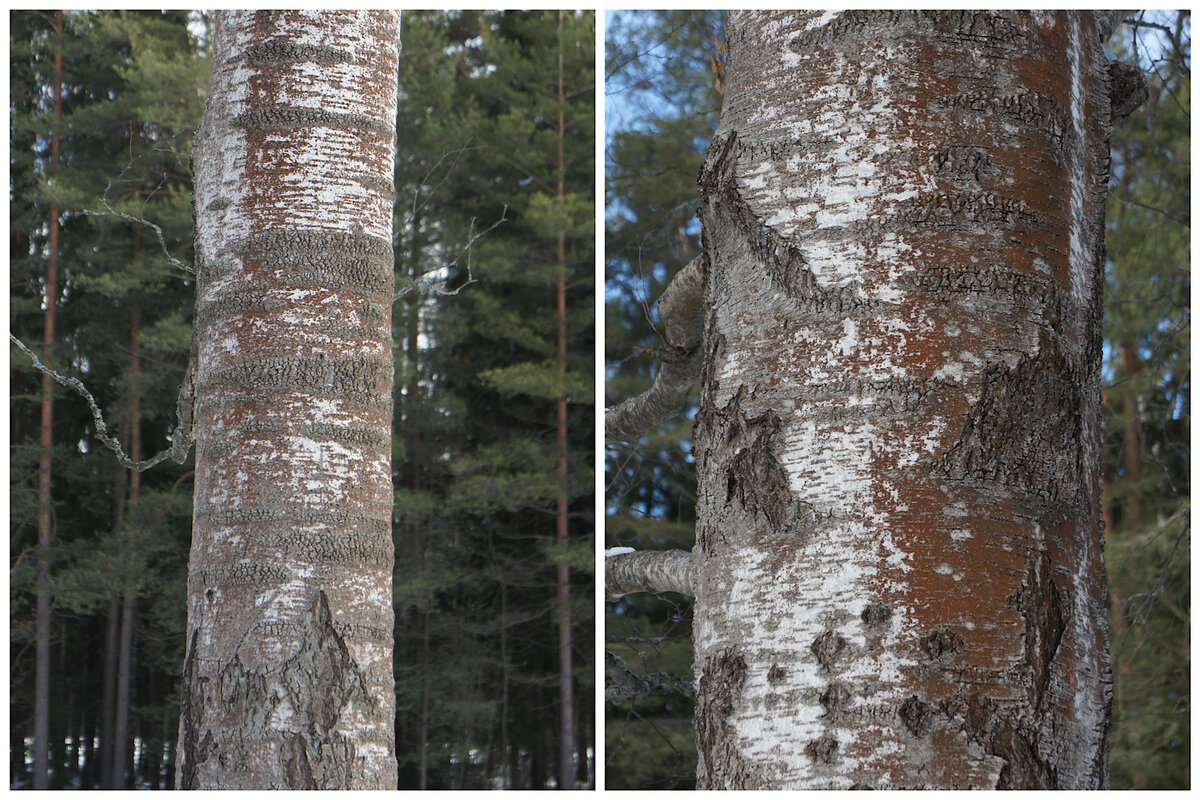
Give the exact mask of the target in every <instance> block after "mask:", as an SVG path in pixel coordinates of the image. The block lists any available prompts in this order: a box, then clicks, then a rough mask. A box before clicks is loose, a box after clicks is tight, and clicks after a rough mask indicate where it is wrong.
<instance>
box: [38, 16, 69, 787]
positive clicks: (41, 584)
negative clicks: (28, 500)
mask: <svg viewBox="0 0 1200 800" xmlns="http://www.w3.org/2000/svg"><path fill="white" fill-rule="evenodd" d="M54 32H55V46H54V86H53V98H54V99H53V103H54V105H53V114H54V120H55V128H54V132H53V133H52V134H51V137H50V164H51V168H52V169H53V168H54V167H57V166H58V161H59V146H60V145H59V143H60V141H61V137H60V131H59V130H58V126H59V121H60V120H61V119H62V113H63V105H62V79H63V53H62V32H63V12H62V11H56V12H55V13H54ZM58 216H59V207H58V202H57V201H53V202H51V203H50V213H49V218H48V220H47V225H48V227H49V235H48V237H47V242H46V295H45V327H44V328H43V337H42V341H43V348H44V349H43V351H42V359H43V360H44V361H45V362H46V363H47V364H53V363H54V361H53V357H54V321H55V320H54V318H55V311H56V309H57V308H58V229H59V219H58ZM41 425H42V427H41V449H42V457H41V461H40V462H39V464H38V559H39V563H38V577H37V632H36V634H35V636H36V639H37V666H36V677H35V679H34V684H35V685H34V711H33V788H34V789H48V788H50V757H49V753H50V750H49V748H50V538H51V535H52V534H53V528H54V519H53V513H54V512H53V508H52V507H51V505H50V465H51V448H52V447H53V445H54V439H53V431H54V380H53V379H52V378H51V377H50V376H49V375H45V374H44V375H42V423H41Z"/></svg>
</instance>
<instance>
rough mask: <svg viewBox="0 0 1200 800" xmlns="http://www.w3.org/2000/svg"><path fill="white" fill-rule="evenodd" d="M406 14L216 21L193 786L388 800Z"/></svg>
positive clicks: (184, 777) (201, 188)
mask: <svg viewBox="0 0 1200 800" xmlns="http://www.w3.org/2000/svg"><path fill="white" fill-rule="evenodd" d="M399 24H400V19H399V12H395V11H385V12H357V11H317V12H285V11H258V12H219V13H218V14H217V16H216V20H215V25H214V31H213V48H214V59H213V75H212V89H211V92H210V95H209V99H208V106H207V109H206V111H205V116H204V121H203V124H202V126H201V129H200V130H199V131H198V132H197V136H196V144H195V152H194V155H193V161H194V165H195V169H194V175H195V194H194V203H195V209H196V262H197V267H198V273H199V275H198V281H197V295H196V303H197V306H196V322H195V324H196V334H195V335H196V342H197V352H198V360H197V365H196V367H197V369H196V413H195V418H196V437H197V439H196V447H197V450H196V489H195V492H196V494H195V504H194V519H193V534H192V550H191V559H190V564H189V578H188V653H187V659H186V664H185V667H184V685H183V692H182V693H183V710H182V715H181V720H180V742H179V748H178V771H179V772H178V781H177V783H178V785H179V786H180V787H181V788H184V789H191V788H221V789H265V788H290V789H335V788H355V789H360V788H361V789H394V788H395V787H396V760H395V753H394V751H395V739H394V730H393V729H394V724H395V696H394V689H393V681H394V677H393V674H392V621H393V614H392V606H391V599H392V581H391V575H392V561H393V558H392V537H391V509H392V483H391V421H392V419H391V417H392V356H391V335H392V332H391V306H392V300H393V297H392V295H393V280H394V276H393V272H392V270H393V256H392V244H391V235H392V203H393V200H394V188H393V186H392V175H393V162H394V153H395V147H394V136H395V131H394V126H395V117H396V78H397V55H398V49H399Z"/></svg>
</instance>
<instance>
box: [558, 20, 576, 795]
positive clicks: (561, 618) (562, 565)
mask: <svg viewBox="0 0 1200 800" xmlns="http://www.w3.org/2000/svg"><path fill="white" fill-rule="evenodd" d="M562 31H563V12H562V11H559V12H558V161H557V164H556V170H557V172H558V186H557V190H556V192H557V197H558V202H559V205H560V206H561V205H562V203H563V200H564V197H565V176H566V169H567V167H566V157H565V149H564V145H565V141H566V132H565V130H566V129H565V127H564V116H563V109H564V107H565V106H566V102H567V98H566V95H565V93H564V89H563V79H564V77H565V76H564V74H563V51H562V48H563V41H562ZM555 252H556V255H557V257H558V280H557V282H556V284H555V295H556V300H557V308H558V374H559V375H560V376H562V377H564V378H565V376H566V374H567V250H566V233H565V232H564V231H562V230H560V231H559V232H558V240H557V242H556V248H555ZM555 411H556V416H557V424H556V426H555V429H556V433H557V436H556V439H557V448H558V507H557V511H556V514H555V525H556V528H555V540H556V541H557V543H558V546H559V548H560V556H559V557H560V558H562V559H565V558H566V547H567V503H568V500H569V490H570V476H569V475H568V473H567V396H566V395H559V397H558V401H557V403H556V408H555ZM557 572H558V574H557V581H558V703H559V732H558V736H559V739H558V741H559V764H558V770H559V772H558V775H559V779H558V788H559V789H574V788H575V694H574V687H573V680H574V676H573V668H572V665H571V570H570V566H569V565H568V564H567V562H566V561H565V560H563V561H560V562H559V563H558V570H557Z"/></svg>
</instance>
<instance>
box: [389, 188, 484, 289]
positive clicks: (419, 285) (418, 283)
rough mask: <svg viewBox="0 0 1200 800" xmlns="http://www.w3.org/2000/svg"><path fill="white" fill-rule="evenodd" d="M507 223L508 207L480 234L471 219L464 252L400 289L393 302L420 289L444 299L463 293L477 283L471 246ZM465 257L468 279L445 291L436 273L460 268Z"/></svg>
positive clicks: (473, 219) (473, 220)
mask: <svg viewBox="0 0 1200 800" xmlns="http://www.w3.org/2000/svg"><path fill="white" fill-rule="evenodd" d="M507 221H508V206H505V207H504V210H503V211H501V212H500V219H498V220H496V221H495V222H493V223H492V224H491V226H489V227H488V228H487V229H486V230H482V231H480V232H479V233H474V231H475V218H474V217H472V218H471V227H470V229H469V230H468V232H467V235H468V236H470V237H471V238H470V239H468V240H467V243H466V245H465V246H464V247H463V249H462V250H460V251H459V253H458V255H457V256H455V257H454V260H453V261H451V262H450V263H449V264H443V265H442V267H441V268H440V269H438V270H430V271H429V272H426V273H425V274H424V275H422V276H421V277H420V278H418V279H417V280H415V281H410V282H409V283H407V284H405V285H404V287H403V288H401V289H400V291H398V292H396V295H395V297H393V298H392V302H393V303H394V302H396V301H397V300H399V299H400V298H401V297H404V296H405V295H406V294H408V293H409V292H412V291H415V290H418V289H427V290H429V291H431V292H433V293H434V294H439V295H442V296H444V297H452V296H453V295H456V294H458V293H459V292H461V291H462V290H463V289H465V288H466V287H468V286H470V285H471V284H472V283H475V282H476V281H475V278H474V276H473V275H472V274H471V246H472V245H473V244H475V242H477V241H478V240H480V239H482V238H483V237H484V236H487V235H488V234H489V233H491V232H492V231H494V230H496V228H499V227H500V226H501V225H503V224H504V223H505V222H507ZM464 255H465V256H466V257H467V279H466V280H465V281H463V282H462V283H461V284H459V285H458V286H457V287H455V288H453V289H444V288H442V287H440V286H438V285H437V283H436V282H435V279H434V276H435V275H436V273H437V272H440V271H441V270H442V269H452V268H454V267H456V266H458V262H459V261H461V260H462V257H463V256H464Z"/></svg>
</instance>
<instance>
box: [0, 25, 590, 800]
mask: <svg viewBox="0 0 1200 800" xmlns="http://www.w3.org/2000/svg"><path fill="white" fill-rule="evenodd" d="M208 32H209V20H208V19H206V18H205V17H204V16H203V15H202V14H199V13H197V12H187V11H170V12H162V13H160V12H112V11H103V12H83V11H69V12H63V13H62V14H61V16H59V15H57V14H56V13H55V12H52V11H51V12H12V13H11V15H10V40H9V49H10V86H9V90H10V95H9V97H10V105H9V139H10V149H9V164H10V174H11V179H10V219H11V235H10V240H9V257H10V285H11V293H10V299H9V329H10V331H12V333H14V334H15V335H16V336H17V337H18V338H20V339H21V340H22V341H23V342H25V343H26V344H27V345H29V347H30V348H31V349H32V350H33V351H34V352H35V353H36V354H38V355H39V356H40V357H41V358H42V359H43V360H44V361H46V362H47V363H48V364H49V366H51V367H53V368H55V369H56V370H58V371H59V372H61V373H63V374H64V375H68V376H74V377H78V378H80V379H81V380H82V381H83V382H84V383H85V384H86V385H87V387H88V388H89V389H90V390H91V392H92V393H93V394H94V395H95V396H96V399H97V400H98V401H99V403H100V405H101V406H102V407H103V408H104V410H105V414H106V422H107V424H108V426H109V429H110V432H112V433H114V434H117V435H118V436H119V438H120V440H121V442H122V444H123V445H124V447H125V449H126V451H127V452H128V453H129V455H130V456H131V457H132V458H134V459H138V458H146V457H148V456H149V455H150V454H151V453H153V452H154V451H156V450H160V449H163V448H165V447H167V446H169V435H170V433H171V430H172V429H173V427H174V425H175V402H176V395H177V392H178V386H179V384H180V382H181V380H182V378H183V372H184V367H185V365H186V361H187V354H188V348H189V338H190V326H191V314H192V295H193V276H192V275H191V274H190V273H189V272H188V271H187V268H188V265H190V263H191V257H192V252H191V241H192V215H191V196H190V187H191V183H190V175H191V169H190V166H189V155H190V150H191V142H192V135H193V133H194V130H195V127H196V125H197V124H198V123H199V120H200V118H201V113H202V111H203V104H204V95H205V92H206V90H207V83H208V69H209V59H210V57H211V54H210V53H209V52H208V49H207V48H208ZM402 43H403V49H402V52H401V59H400V64H401V66H400V103H399V112H398V116H397V123H396V128H397V131H398V137H397V139H398V141H397V148H398V153H397V166H396V175H395V185H396V190H397V199H396V217H395V220H396V223H395V237H394V244H395V256H396V273H397V280H396V284H397V291H398V299H397V302H396V304H395V306H394V309H393V311H394V316H393V319H394V347H395V350H394V352H395V360H396V387H395V393H396V396H395V400H396V403H395V415H396V416H395V425H394V428H393V430H394V440H393V472H394V479H395V487H396V504H395V513H394V518H393V532H394V538H395V544H396V570H395V605H396V618H397V622H396V631H395V636H396V661H395V665H396V667H395V670H396V686H397V726H396V727H397V736H396V748H397V755H398V759H399V766H400V787H401V788H419V787H428V788H431V789H433V788H445V789H449V788H455V789H468V788H474V789H487V788H553V787H555V786H557V780H556V778H555V777H554V776H555V775H556V774H557V773H558V770H557V767H556V762H557V759H558V757H559V755H558V754H559V746H558V737H559V734H560V732H559V724H558V720H559V697H560V695H559V688H558V687H559V672H558V670H559V663H560V661H559V652H558V647H559V637H558V633H557V630H556V623H557V620H558V613H559V609H560V607H561V606H560V604H559V602H558V600H557V599H556V597H557V586H556V574H557V571H558V566H559V565H560V564H567V565H569V567H570V570H569V575H570V594H569V598H570V600H569V613H570V620H571V628H572V642H573V646H572V656H573V664H574V668H573V672H574V675H573V679H574V689H575V691H574V701H573V705H574V709H575V720H576V730H575V740H576V745H575V748H574V749H575V751H576V763H577V775H576V779H577V785H579V786H589V785H592V783H593V779H594V767H595V765H594V763H593V754H594V731H595V729H596V724H595V723H596V721H595V719H594V716H595V715H594V708H595V702H594V697H595V695H594V691H595V687H594V678H593V676H594V671H595V670H594V648H593V645H592V643H593V641H594V631H595V621H594V619H593V618H594V611H593V609H594V595H593V583H594V575H593V571H594V558H593V552H594V550H593V541H594V539H593V530H594V526H595V519H594V512H593V508H594V500H593V498H594V482H595V481H594V472H593V466H592V465H593V455H592V454H593V452H594V445H593V441H594V440H593V435H594V417H595V415H594V402H595V400H594V386H593V368H592V364H593V351H594V344H593V343H594V308H595V296H594V264H595V256H594V241H595V237H594V219H595V213H594V200H593V198H594V191H593V186H594V176H595V157H594V154H595V147H594V136H595V109H594V102H593V97H594V82H595V68H594V64H595V61H594V52H595V49H594V48H595V16H594V14H591V13H573V12H572V13H567V14H565V15H563V16H562V17H561V18H560V17H559V16H558V15H557V14H555V13H554V12H413V13H406V14H405V16H404V20H403V27H402ZM560 54H561V56H562V62H561V64H562V67H561V70H562V74H563V76H564V89H565V97H566V99H565V101H564V102H561V103H560V101H559V99H558V76H559V71H560V62H559V60H558V59H559V56H560ZM56 60H57V62H58V63H60V64H61V67H60V68H59V69H57V70H56V66H55V65H56ZM56 79H61V105H60V107H58V108H56V104H55V102H54V100H55V96H56V95H58V94H59V91H58V90H56V89H55V83H56ZM560 111H561V112H562V114H563V119H564V132H563V135H562V137H561V139H560V136H559V132H558V131H559V129H558V115H559V112H560ZM560 144H561V147H562V152H563V154H564V161H563V164H562V168H561V169H560V166H559V161H558V153H559V147H560ZM560 178H561V180H562V181H563V184H564V187H565V190H564V192H563V193H562V194H561V195H559V193H558V192H557V183H558V181H559V180H560ZM52 219H53V220H54V222H52ZM560 234H561V235H562V236H563V240H564V243H565V247H564V258H565V276H566V277H565V280H566V308H565V310H564V312H563V313H562V314H561V315H560V311H559V310H558V308H557V307H556V283H557V281H558V279H559V276H560V275H561V274H563V269H562V268H561V267H560V266H559V262H558V256H557V254H556V248H557V242H558V239H559V235H560ZM52 252H53V254H54V255H53V256H52V255H51V253H52ZM52 258H53V259H55V260H56V261H57V270H58V275H57V279H56V280H55V282H54V284H53V285H49V283H48V280H47V267H48V264H49V262H50V261H51V260H52ZM47 296H49V298H50V301H51V302H52V304H53V308H54V315H53V317H54V327H53V330H52V331H51V332H50V334H51V335H49V336H47V328H46V324H47V316H48V315H47V313H46V311H47V308H46V298H47ZM560 316H561V317H563V318H565V320H566V329H567V345H568V347H567V353H568V356H567V360H566V364H565V369H560V366H559V364H558V363H557V357H556V348H557V335H558V326H559V321H560ZM10 365H11V395H10V400H9V402H10V423H11V431H12V437H11V442H10V467H11V468H10V488H11V502H10V518H11V530H10V551H9V552H10V556H9V563H10V602H11V612H12V613H11V621H10V655H11V667H12V669H11V683H10V697H11V700H10V702H11V706H10V711H11V716H10V728H9V734H10V742H11V748H10V773H11V782H12V785H13V786H14V787H28V786H30V785H31V782H32V774H31V772H32V764H33V761H32V739H31V737H32V735H33V730H34V714H35V705H34V684H35V661H36V659H35V653H36V649H37V647H36V644H37V642H36V639H37V630H36V624H35V618H36V598H37V595H38V591H39V583H41V584H42V585H43V586H44V587H45V589H46V592H47V594H46V596H47V598H48V600H49V602H50V605H51V616H50V620H51V624H50V629H49V645H50V660H49V669H50V705H49V720H48V722H49V730H50V736H49V742H50V770H51V773H50V786H51V788H151V789H153V788H172V787H173V777H174V776H173V772H174V768H173V762H174V747H175V738H176V736H177V732H178V713H179V697H178V689H179V679H180V671H181V668H182V665H183V653H184V644H185V642H184V625H185V607H184V587H185V581H186V570H187V557H188V548H189V543H190V538H189V531H190V526H191V498H192V471H191V468H192V466H191V465H192V462H191V460H190V459H189V461H188V462H187V463H185V464H183V465H181V466H180V465H176V464H174V463H173V462H170V461H168V462H164V463H162V464H160V465H159V466H157V467H154V468H153V469H151V470H149V471H147V472H144V473H141V474H138V473H135V472H131V471H129V470H126V469H123V468H121V467H120V466H119V464H118V463H117V461H116V460H115V459H114V458H113V456H112V454H111V453H109V452H108V451H106V450H105V449H103V447H102V446H101V445H100V444H99V443H98V442H97V440H96V439H95V438H93V434H94V432H95V425H94V422H93V419H92V417H91V415H90V413H89V410H88V407H87V404H86V403H85V402H84V401H83V399H82V398H81V397H79V396H78V395H77V394H75V393H73V392H70V391H68V390H66V389H63V388H62V387H61V386H58V385H57V384H54V386H53V388H54V395H53V416H52V427H51V429H50V442H51V444H50V447H49V448H46V447H43V446H42V444H41V437H40V432H41V423H42V420H43V416H42V411H43V402H42V401H43V395H42V375H41V374H40V373H38V372H37V371H36V370H35V369H34V368H33V366H32V364H31V363H30V360H29V359H28V358H27V357H26V356H25V355H24V354H22V353H20V352H19V351H18V350H17V349H15V348H10ZM561 395H566V396H568V397H569V398H570V403H569V405H568V419H567V423H568V425H567V430H568V448H567V452H568V467H569V485H568V488H567V500H568V505H567V511H568V516H569V523H568V536H567V541H566V543H556V541H555V539H556V527H555V510H556V504H557V501H558V495H559V492H560V491H561V488H560V482H559V478H558V472H557V458H558V450H557V444H556V399H557V398H558V397H559V396H561ZM43 461H45V462H46V463H47V464H48V466H49V469H50V475H51V482H50V486H49V489H50V497H49V503H50V505H49V510H50V518H49V519H50V526H51V527H50V537H49V547H47V548H45V549H42V548H39V546H38V533H39V524H38V523H39V507H40V504H39V479H38V475H39V468H40V466H41V465H42V464H43ZM42 569H45V570H46V572H45V580H44V581H42V582H39V573H40V571H41V570H42Z"/></svg>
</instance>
